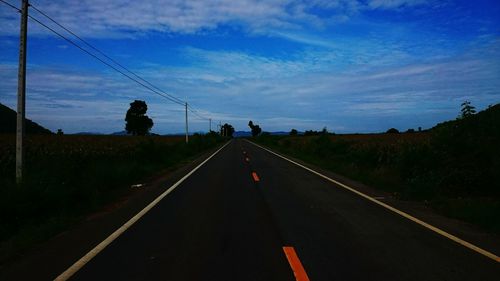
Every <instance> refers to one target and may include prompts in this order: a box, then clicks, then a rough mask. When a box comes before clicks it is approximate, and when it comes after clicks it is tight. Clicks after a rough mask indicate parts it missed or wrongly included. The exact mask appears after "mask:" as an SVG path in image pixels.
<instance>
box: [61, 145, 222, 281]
mask: <svg viewBox="0 0 500 281" xmlns="http://www.w3.org/2000/svg"><path fill="white" fill-rule="evenodd" d="M230 142H231V141H228V142H227V143H226V144H224V146H222V147H221V148H219V149H218V150H217V151H216V152H214V153H213V154H212V155H210V157H208V158H207V159H205V161H203V162H201V164H199V165H198V166H196V168H194V169H193V170H191V171H190V172H189V173H187V174H186V175H185V176H184V177H182V178H181V179H180V180H178V181H177V182H176V183H174V184H173V185H172V186H171V187H169V188H168V189H167V190H166V191H165V192H163V193H162V194H161V195H160V196H158V197H157V198H156V199H155V200H154V201H153V202H151V203H149V205H147V206H146V207H145V208H144V209H142V211H140V212H139V213H137V214H136V215H135V216H133V217H132V218H131V219H130V220H129V221H127V222H126V223H125V224H124V225H122V226H121V227H120V228H118V229H117V230H115V232H113V233H112V234H111V235H109V236H108V237H107V238H106V239H104V241H102V242H101V243H99V244H98V245H97V246H95V247H94V248H93V249H92V250H90V252H88V253H87V254H86V255H85V256H83V257H82V258H80V259H79V260H78V261H77V262H75V263H74V264H73V265H72V266H70V267H69V268H68V269H66V271H64V272H63V273H61V274H60V275H59V276H57V278H56V279H54V280H56V281H62V280H68V279H69V278H70V277H71V276H72V275H73V274H75V273H76V272H77V271H78V270H80V269H81V268H82V267H83V266H85V264H87V263H88V262H89V261H90V260H92V259H93V258H94V257H95V256H96V255H97V254H99V253H100V252H101V251H102V250H104V248H106V247H107V246H108V245H109V244H111V242H113V241H114V240H115V239H116V238H118V237H119V236H120V235H122V234H123V233H124V232H125V231H126V230H127V229H128V228H130V227H131V226H132V225H133V224H134V223H136V222H137V221H138V220H139V219H140V218H141V217H143V216H144V215H145V214H146V213H147V212H149V210H151V209H152V208H153V207H154V206H155V205H156V204H158V203H159V202H160V201H161V200H162V199H163V198H164V197H165V196H167V195H168V194H169V193H170V192H172V191H173V190H174V189H175V188H176V187H178V186H179V185H180V184H181V183H182V182H183V181H185V180H186V179H187V178H188V177H189V176H191V175H192V174H193V173H194V172H196V170H198V169H199V168H200V167H201V166H203V165H204V164H205V163H207V162H208V160H210V159H212V157H214V156H215V155H216V154H217V153H219V151H221V150H222V149H223V148H224V147H226V146H227V145H228V144H229V143H230Z"/></svg>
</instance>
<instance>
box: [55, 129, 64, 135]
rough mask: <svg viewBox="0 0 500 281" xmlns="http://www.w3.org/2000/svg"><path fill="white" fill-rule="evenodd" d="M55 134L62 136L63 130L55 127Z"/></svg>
mask: <svg viewBox="0 0 500 281" xmlns="http://www.w3.org/2000/svg"><path fill="white" fill-rule="evenodd" d="M56 134H58V135H60V136H62V135H64V132H63V130H62V129H57V133H56Z"/></svg>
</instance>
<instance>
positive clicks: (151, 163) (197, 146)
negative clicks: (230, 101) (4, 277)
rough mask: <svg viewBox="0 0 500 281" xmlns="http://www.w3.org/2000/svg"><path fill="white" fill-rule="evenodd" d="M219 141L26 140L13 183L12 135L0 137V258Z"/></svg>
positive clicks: (205, 138)
mask: <svg viewBox="0 0 500 281" xmlns="http://www.w3.org/2000/svg"><path fill="white" fill-rule="evenodd" d="M221 141H222V139H221V138H219V137H218V136H216V135H211V136H198V135H197V136H193V137H191V138H190V142H189V144H188V145H186V144H185V143H184V137H128V136H66V135H63V136H58V135H45V136H42V135H40V136H37V135H28V137H27V143H26V147H27V153H26V172H25V175H26V177H25V182H24V183H23V185H21V186H16V184H15V169H14V168H15V136H14V135H0V175H1V176H0V221H1V224H0V261H1V260H3V259H4V258H6V257H7V256H9V255H11V254H12V253H14V252H17V251H19V250H22V249H24V248H26V247H28V246H30V245H33V244H34V243H36V242H39V241H42V240H44V239H46V238H48V237H50V236H52V235H54V234H56V233H57V232H59V231H61V230H63V229H64V228H66V227H68V226H69V225H71V224H73V223H75V222H77V221H78V220H80V219H81V217H82V216H84V215H85V214H88V213H89V212H92V211H94V210H96V209H98V208H99V207H101V206H103V205H104V204H106V203H108V202H110V201H112V200H113V199H116V198H117V197H118V196H120V195H122V194H124V192H126V191H127V188H128V187H130V185H131V184H135V183H140V182H141V180H143V179H144V178H146V177H149V176H151V175H153V174H155V173H157V172H159V171H161V170H165V169H167V168H169V167H173V166H175V165H178V164H180V163H182V162H183V161H186V160H188V159H190V158H192V157H194V156H196V155H199V154H200V153H201V152H203V151H206V150H208V149H210V148H213V147H215V146H216V145H217V144H218V143H220V142H221Z"/></svg>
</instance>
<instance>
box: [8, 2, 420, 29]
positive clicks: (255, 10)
mask: <svg viewBox="0 0 500 281" xmlns="http://www.w3.org/2000/svg"><path fill="white" fill-rule="evenodd" d="M31 2H32V4H33V5H34V7H37V8H39V9H41V10H42V11H44V12H45V13H47V14H48V15H50V16H52V17H53V18H54V19H55V20H57V21H58V22H60V23H61V24H63V25H64V26H66V27H68V28H69V29H71V30H73V31H76V32H77V33H78V34H79V35H81V36H84V37H105V38H130V37H136V36H141V35H144V34H147V33H148V32H154V31H157V32H166V33H200V32H205V31H209V30H213V29H215V28H217V27H219V26H221V25H227V24H230V25H232V26H237V27H240V28H242V29H243V30H246V31H248V32H249V33H259V34H262V33H265V34H267V33H270V35H272V34H273V33H274V32H275V31H281V32H283V31H291V30H292V31H300V30H304V29H308V28H311V27H316V28H322V27H324V26H325V25H328V24H331V23H332V22H339V21H346V20H347V19H348V18H349V17H350V16H352V15H355V14H357V13H358V12H359V11H362V10H364V9H397V8H399V7H404V6H414V5H417V4H423V3H424V2H425V1H423V0H372V1H370V2H369V3H368V4H366V3H365V2H364V1H360V0H328V1H326V0H314V1H305V0H212V1H209V0H149V1H126V0H108V1H102V0H82V1H73V0H62V1H49V0H34V1H31ZM317 9H321V10H327V11H328V16H325V15H324V14H318V13H317ZM31 15H32V16H34V17H36V18H38V19H42V20H43V21H44V22H47V23H50V22H49V21H48V20H46V19H45V18H43V16H42V15H40V14H39V13H37V12H36V11H35V10H34V9H31ZM18 22H19V19H18V13H16V12H15V11H13V10H12V9H10V8H8V7H6V6H4V5H2V7H1V8H0V26H2V30H1V31H0V35H17V34H18V33H19V31H18V24H19V23H18ZM49 25H51V26H53V25H52V24H49ZM29 32H30V34H31V35H47V34H50V33H48V32H47V31H46V30H44V29H43V27H41V26H38V25H37V24H35V23H32V24H30V28H29ZM277 34H278V33H277Z"/></svg>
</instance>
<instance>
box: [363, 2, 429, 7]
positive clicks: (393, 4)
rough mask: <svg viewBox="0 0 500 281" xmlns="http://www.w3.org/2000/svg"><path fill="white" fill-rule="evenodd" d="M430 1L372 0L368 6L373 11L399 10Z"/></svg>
mask: <svg viewBox="0 0 500 281" xmlns="http://www.w3.org/2000/svg"><path fill="white" fill-rule="evenodd" d="M428 2H429V0H370V1H369V2H368V6H369V7H370V8H372V9H397V8H400V7H411V6H417V5H422V4H426V3H428Z"/></svg>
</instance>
